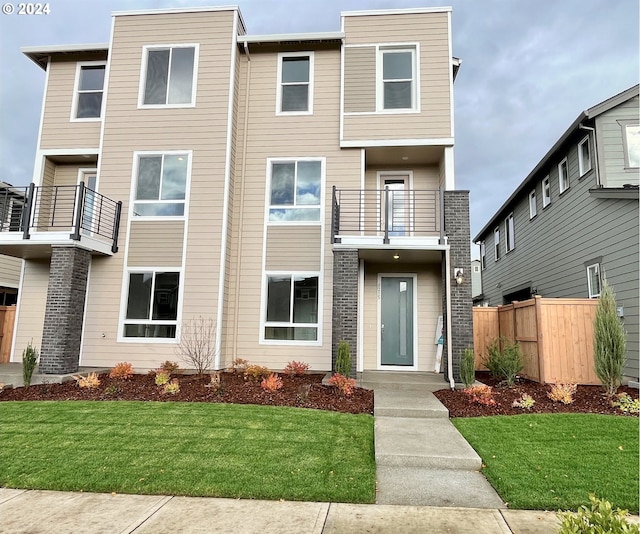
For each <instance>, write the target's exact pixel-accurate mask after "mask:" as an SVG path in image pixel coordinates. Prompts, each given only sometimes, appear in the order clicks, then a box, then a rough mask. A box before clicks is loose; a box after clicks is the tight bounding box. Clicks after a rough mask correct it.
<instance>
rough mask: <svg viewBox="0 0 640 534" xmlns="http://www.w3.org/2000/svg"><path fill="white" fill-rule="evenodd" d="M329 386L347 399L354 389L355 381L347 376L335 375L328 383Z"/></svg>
mask: <svg viewBox="0 0 640 534" xmlns="http://www.w3.org/2000/svg"><path fill="white" fill-rule="evenodd" d="M327 382H328V383H329V384H330V385H332V386H335V387H337V388H338V391H340V393H342V394H343V395H346V396H347V397H348V396H349V395H351V394H352V393H353V389H354V388H355V387H356V381H355V379H353V378H349V377H348V376H344V375H341V374H340V373H335V374H334V375H333V376H332V377H331V378H330V379H329V380H328V381H327Z"/></svg>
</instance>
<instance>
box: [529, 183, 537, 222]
mask: <svg viewBox="0 0 640 534" xmlns="http://www.w3.org/2000/svg"><path fill="white" fill-rule="evenodd" d="M536 215H538V203H537V201H536V190H535V189H534V190H533V191H531V193H529V219H533V218H534V217H535V216H536Z"/></svg>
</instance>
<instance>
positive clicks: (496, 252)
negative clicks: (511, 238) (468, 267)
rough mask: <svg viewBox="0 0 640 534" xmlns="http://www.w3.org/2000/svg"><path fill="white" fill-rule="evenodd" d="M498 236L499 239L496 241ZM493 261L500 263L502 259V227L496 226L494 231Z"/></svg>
mask: <svg viewBox="0 0 640 534" xmlns="http://www.w3.org/2000/svg"><path fill="white" fill-rule="evenodd" d="M496 236H497V239H496ZM493 259H494V261H498V260H499V259H500V227H499V226H496V227H495V228H494V229H493Z"/></svg>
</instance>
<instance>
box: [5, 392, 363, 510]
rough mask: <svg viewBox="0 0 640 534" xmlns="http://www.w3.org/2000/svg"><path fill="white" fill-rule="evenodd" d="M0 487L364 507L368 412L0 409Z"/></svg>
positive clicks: (93, 406)
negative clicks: (361, 413) (325, 503)
mask: <svg viewBox="0 0 640 534" xmlns="http://www.w3.org/2000/svg"><path fill="white" fill-rule="evenodd" d="M0 420H1V421H2V424H1V425H0V443H2V446H1V447H0V486H4V487H11V488H29V489H47V490H61V491H90V492H116V493H138V494H164V495H188V496H209V497H232V498H254V499H272V500H277V499H286V500H304V501H327V502H328V501H333V502H354V503H371V502H374V500H375V458H374V448H373V417H371V416H368V415H352V414H344V413H335V412H324V411H320V410H308V409H298V408H281V407H272V406H253V405H234V404H210V403H172V402H167V403H155V402H124V401H116V402H82V401H68V402H47V401H45V402H2V403H0Z"/></svg>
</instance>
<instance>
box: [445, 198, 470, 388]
mask: <svg viewBox="0 0 640 534" xmlns="http://www.w3.org/2000/svg"><path fill="white" fill-rule="evenodd" d="M444 228H445V235H446V236H447V238H448V243H449V249H450V259H451V264H450V265H449V271H448V272H447V271H446V266H445V262H444V261H443V262H442V271H443V275H442V283H443V291H442V295H443V302H442V311H443V314H442V315H443V318H444V328H445V336H444V343H445V344H444V352H443V354H442V360H443V368H444V373H445V375H444V376H445V380H446V377H447V375H448V371H447V366H448V360H447V335H446V328H447V303H446V289H445V287H446V286H445V283H446V279H445V276H448V277H449V278H450V279H451V345H452V348H453V350H452V358H451V360H452V367H453V377H454V379H455V381H456V382H460V360H461V358H462V356H463V351H464V349H466V348H467V347H469V348H473V309H472V307H473V301H472V299H471V250H470V249H471V229H470V226H469V191H445V192H444ZM456 267H461V268H462V269H464V282H463V283H462V284H461V285H458V284H456V282H455V280H453V269H454V268H456Z"/></svg>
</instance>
